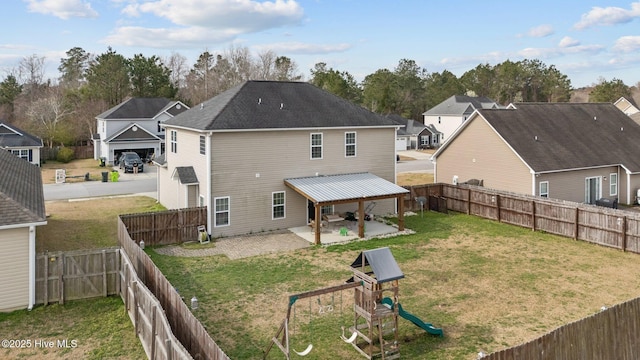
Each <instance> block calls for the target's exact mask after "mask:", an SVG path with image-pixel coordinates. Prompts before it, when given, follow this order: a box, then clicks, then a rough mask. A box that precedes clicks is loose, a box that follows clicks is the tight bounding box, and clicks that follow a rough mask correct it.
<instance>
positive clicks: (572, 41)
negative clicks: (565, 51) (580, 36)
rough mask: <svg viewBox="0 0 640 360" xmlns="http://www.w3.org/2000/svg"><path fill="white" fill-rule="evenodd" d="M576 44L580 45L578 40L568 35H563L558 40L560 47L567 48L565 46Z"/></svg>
mask: <svg viewBox="0 0 640 360" xmlns="http://www.w3.org/2000/svg"><path fill="white" fill-rule="evenodd" d="M577 45H580V42H579V41H578V40H576V39H573V38H571V37H569V36H565V37H563V38H562V39H560V42H559V43H558V46H560V47H561V48H567V47H572V46H577Z"/></svg>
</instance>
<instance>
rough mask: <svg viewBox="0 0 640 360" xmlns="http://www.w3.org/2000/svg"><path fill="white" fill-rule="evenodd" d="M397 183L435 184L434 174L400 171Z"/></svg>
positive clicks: (401, 184) (405, 184) (406, 184)
mask: <svg viewBox="0 0 640 360" xmlns="http://www.w3.org/2000/svg"><path fill="white" fill-rule="evenodd" d="M396 183H397V184H398V185H400V186H410V185H423V184H433V174H430V173H400V174H398V175H396Z"/></svg>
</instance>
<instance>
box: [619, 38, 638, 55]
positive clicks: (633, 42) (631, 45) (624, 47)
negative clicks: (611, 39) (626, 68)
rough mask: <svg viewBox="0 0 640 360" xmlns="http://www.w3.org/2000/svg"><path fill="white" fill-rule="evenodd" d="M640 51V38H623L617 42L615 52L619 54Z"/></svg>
mask: <svg viewBox="0 0 640 360" xmlns="http://www.w3.org/2000/svg"><path fill="white" fill-rule="evenodd" d="M638 49H640V36H623V37H621V38H619V39H618V40H616V43H615V44H614V45H613V50H615V51H619V52H624V53H628V52H632V51H636V50H638Z"/></svg>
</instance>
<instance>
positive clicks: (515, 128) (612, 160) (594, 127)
mask: <svg viewBox="0 0 640 360" xmlns="http://www.w3.org/2000/svg"><path fill="white" fill-rule="evenodd" d="M515 107H516V109H515V110H514V109H502V110H489V109H482V110H479V114H480V115H481V116H482V117H483V118H484V119H486V120H487V122H488V123H489V124H490V125H491V126H492V127H493V128H494V129H495V131H497V133H498V134H500V136H501V137H502V138H503V139H504V140H505V141H506V142H507V143H508V144H509V145H510V146H511V147H512V148H513V149H514V150H515V152H516V153H517V154H518V155H519V156H520V157H521V158H522V159H523V160H524V161H525V162H526V163H527V164H529V166H530V167H531V168H532V169H533V170H534V171H536V172H545V171H555V170H564V169H577V168H587V167H597V166H608V165H618V164H620V165H622V166H624V167H626V168H627V169H628V170H630V171H632V172H640V141H639V139H640V125H638V124H637V123H635V122H634V121H633V120H632V119H631V118H630V117H629V116H627V115H625V114H624V113H623V112H622V111H620V110H619V109H618V108H616V107H615V106H614V105H613V104H610V103H585V104H576V103H518V104H515Z"/></svg>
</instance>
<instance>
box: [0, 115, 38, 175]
mask: <svg viewBox="0 0 640 360" xmlns="http://www.w3.org/2000/svg"><path fill="white" fill-rule="evenodd" d="M41 148H42V139H40V138H39V137H37V136H33V135H31V134H29V133H27V132H26V131H23V130H21V129H19V128H17V127H16V126H13V125H9V124H7V123H4V122H2V121H0V149H4V150H8V151H9V152H11V153H12V154H14V155H16V156H17V157H19V158H21V159H25V160H27V161H28V162H30V163H32V164H34V165H38V166H40V149H41Z"/></svg>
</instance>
